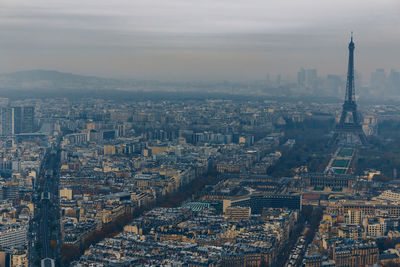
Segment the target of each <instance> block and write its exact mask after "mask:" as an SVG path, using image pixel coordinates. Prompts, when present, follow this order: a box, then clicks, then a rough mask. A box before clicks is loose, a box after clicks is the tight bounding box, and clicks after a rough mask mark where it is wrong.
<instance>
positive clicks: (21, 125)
mask: <svg viewBox="0 0 400 267" xmlns="http://www.w3.org/2000/svg"><path fill="white" fill-rule="evenodd" d="M34 118H35V108H34V107H31V106H24V107H12V106H6V107H2V108H1V109H0V119H1V135H2V136H12V135H15V134H20V133H32V132H33V131H34Z"/></svg>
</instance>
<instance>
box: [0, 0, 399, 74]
mask: <svg viewBox="0 0 400 267" xmlns="http://www.w3.org/2000/svg"><path fill="white" fill-rule="evenodd" d="M3 6H4V7H3V8H2V9H1V10H0V22H1V23H0V33H1V34H2V36H3V38H2V39H1V40H0V58H1V59H2V60H1V61H0V73H9V72H14V71H23V70H32V69H45V70H57V71H61V72H68V73H74V74H80V75H91V76H99V77H108V78H123V79H138V80H160V81H207V80H211V81H215V80H228V81H246V80H262V79H265V75H266V74H267V73H269V74H271V75H277V74H282V75H284V76H290V77H293V78H294V77H296V74H297V71H298V70H299V69H300V68H301V67H305V68H316V69H317V70H318V74H319V75H326V74H337V75H344V74H345V73H346V68H347V56H348V51H347V45H348V41H349V38H350V32H351V31H353V32H354V41H355V46H356V50H355V68H356V70H357V71H359V72H360V73H361V74H362V75H363V77H364V78H365V79H366V80H368V79H369V75H370V73H371V72H372V71H374V70H375V69H377V68H384V69H385V70H386V72H388V71H390V69H397V70H399V69H400V65H399V64H400V63H399V62H400V54H399V53H397V49H398V47H400V29H399V28H398V25H399V24H400V19H399V18H400V16H399V13H400V3H399V2H397V1H396V0H385V1H381V3H379V5H378V4H376V1H372V0H369V1H351V2H350V3H347V2H346V1H343V0H341V1H335V2H334V3H331V2H329V1H319V2H318V3H314V1H311V0H306V1H301V2H298V1H284V2H278V1H272V2H270V3H264V2H263V1H258V0H256V1H251V3H249V2H246V3H243V2H241V1H234V2H232V1H219V2H216V3H215V2H212V3H211V2H210V1H203V2H196V1H192V0H190V1H179V0H174V1H169V2H168V3H165V2H161V1H155V0H154V1H147V2H146V3H138V2H131V1H122V0H118V1H114V2H113V3H108V2H104V1H84V2H83V3H77V2H76V3H74V2H72V3H71V2H69V1H64V0H63V1H57V3H54V2H50V1H48V0H38V1H35V3H30V1H27V0H18V1H11V0H6V1H5V3H4V4H3Z"/></svg>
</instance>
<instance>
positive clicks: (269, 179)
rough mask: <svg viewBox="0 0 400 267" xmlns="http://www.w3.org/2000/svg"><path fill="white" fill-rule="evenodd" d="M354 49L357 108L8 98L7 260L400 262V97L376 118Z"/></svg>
mask: <svg viewBox="0 0 400 267" xmlns="http://www.w3.org/2000/svg"><path fill="white" fill-rule="evenodd" d="M353 50H354V44H353V41H351V43H350V45H349V70H348V75H347V86H346V92H345V95H346V98H345V104H344V105H343V108H342V107H341V105H340V104H338V103H337V102H335V101H333V102H329V101H325V102H315V101H304V100H300V99H299V100H297V101H295V100H293V99H289V100H288V101H282V100H280V101H277V100H274V99H272V98H265V97H260V99H246V98H244V99H237V98H233V99H230V98H229V97H225V98H219V97H209V98H204V99H201V98H196V99H195V98H193V99H191V97H190V96H189V97H187V98H186V99H182V100H165V99H162V98H163V97H162V96H161V97H160V98H161V99H154V100H151V99H148V100H137V101H132V100H125V101H124V100H121V99H119V100H113V99H108V100H107V99H105V98H101V97H92V98H82V99H68V98H29V99H8V98H2V99H1V105H2V108H1V134H2V139H1V151H2V161H1V165H0V167H1V206H2V209H1V210H2V221H1V226H0V245H1V252H0V253H1V257H0V260H1V262H0V264H1V266H36V265H42V266H77V267H78V266H288V267H289V266H307V267H310V266H372V265H374V264H379V265H380V266H396V264H399V263H400V250H399V247H400V225H399V221H400V219H399V218H400V217H399V216H400V205H399V201H400V191H399V190H400V189H399V183H398V180H397V178H398V174H397V171H398V166H399V158H398V156H397V155H398V152H399V151H400V143H399V141H398V139H397V137H398V135H397V131H398V129H399V128H400V122H399V118H400V117H399V114H400V106H399V105H395V104H392V105H381V104H364V105H363V106H362V107H360V110H361V113H362V117H361V116H360V113H359V112H358V111H357V105H356V104H355V100H356V99H355V94H354V89H355V87H354V73H353V71H354V65H353V52H352V51H353ZM309 72H310V73H313V71H309V70H308V71H307V72H306V73H308V74H306V77H309V76H310V74H309ZM302 77H303V72H300V73H299V78H300V79H299V86H303V80H302ZM307 79H308V78H307ZM307 79H306V80H307ZM306 83H307V82H306ZM347 113H351V116H350V119H348V118H346V117H347ZM335 125H336V126H335ZM357 138H358V140H357ZM337 139H339V140H337Z"/></svg>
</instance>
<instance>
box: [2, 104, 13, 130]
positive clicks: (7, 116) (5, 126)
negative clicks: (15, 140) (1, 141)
mask: <svg viewBox="0 0 400 267" xmlns="http://www.w3.org/2000/svg"><path fill="white" fill-rule="evenodd" d="M12 121H13V120H12V108H11V107H3V108H1V134H2V135H4V136H10V135H13V127H12Z"/></svg>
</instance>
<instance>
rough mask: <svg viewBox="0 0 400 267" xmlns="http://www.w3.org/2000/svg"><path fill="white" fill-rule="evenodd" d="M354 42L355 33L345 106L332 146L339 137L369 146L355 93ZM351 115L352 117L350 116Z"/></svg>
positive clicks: (351, 46) (350, 47)
mask: <svg viewBox="0 0 400 267" xmlns="http://www.w3.org/2000/svg"><path fill="white" fill-rule="evenodd" d="M354 91H355V90H354V42H353V33H352V34H351V40H350V43H349V67H348V71H347V84H346V97H345V100H344V104H343V110H342V115H341V116H340V121H339V123H338V124H337V125H336V127H335V130H334V133H333V136H332V139H331V144H334V143H337V142H338V141H339V139H340V138H339V136H342V137H345V140H346V141H347V140H348V138H349V137H350V138H351V137H354V136H355V137H358V138H359V139H360V141H361V143H362V144H363V145H366V144H367V138H366V137H365V134H364V131H363V130H362V126H361V123H360V120H359V117H358V114H357V104H356V99H355V92H354ZM349 113H351V115H352V116H348V114H349Z"/></svg>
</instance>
